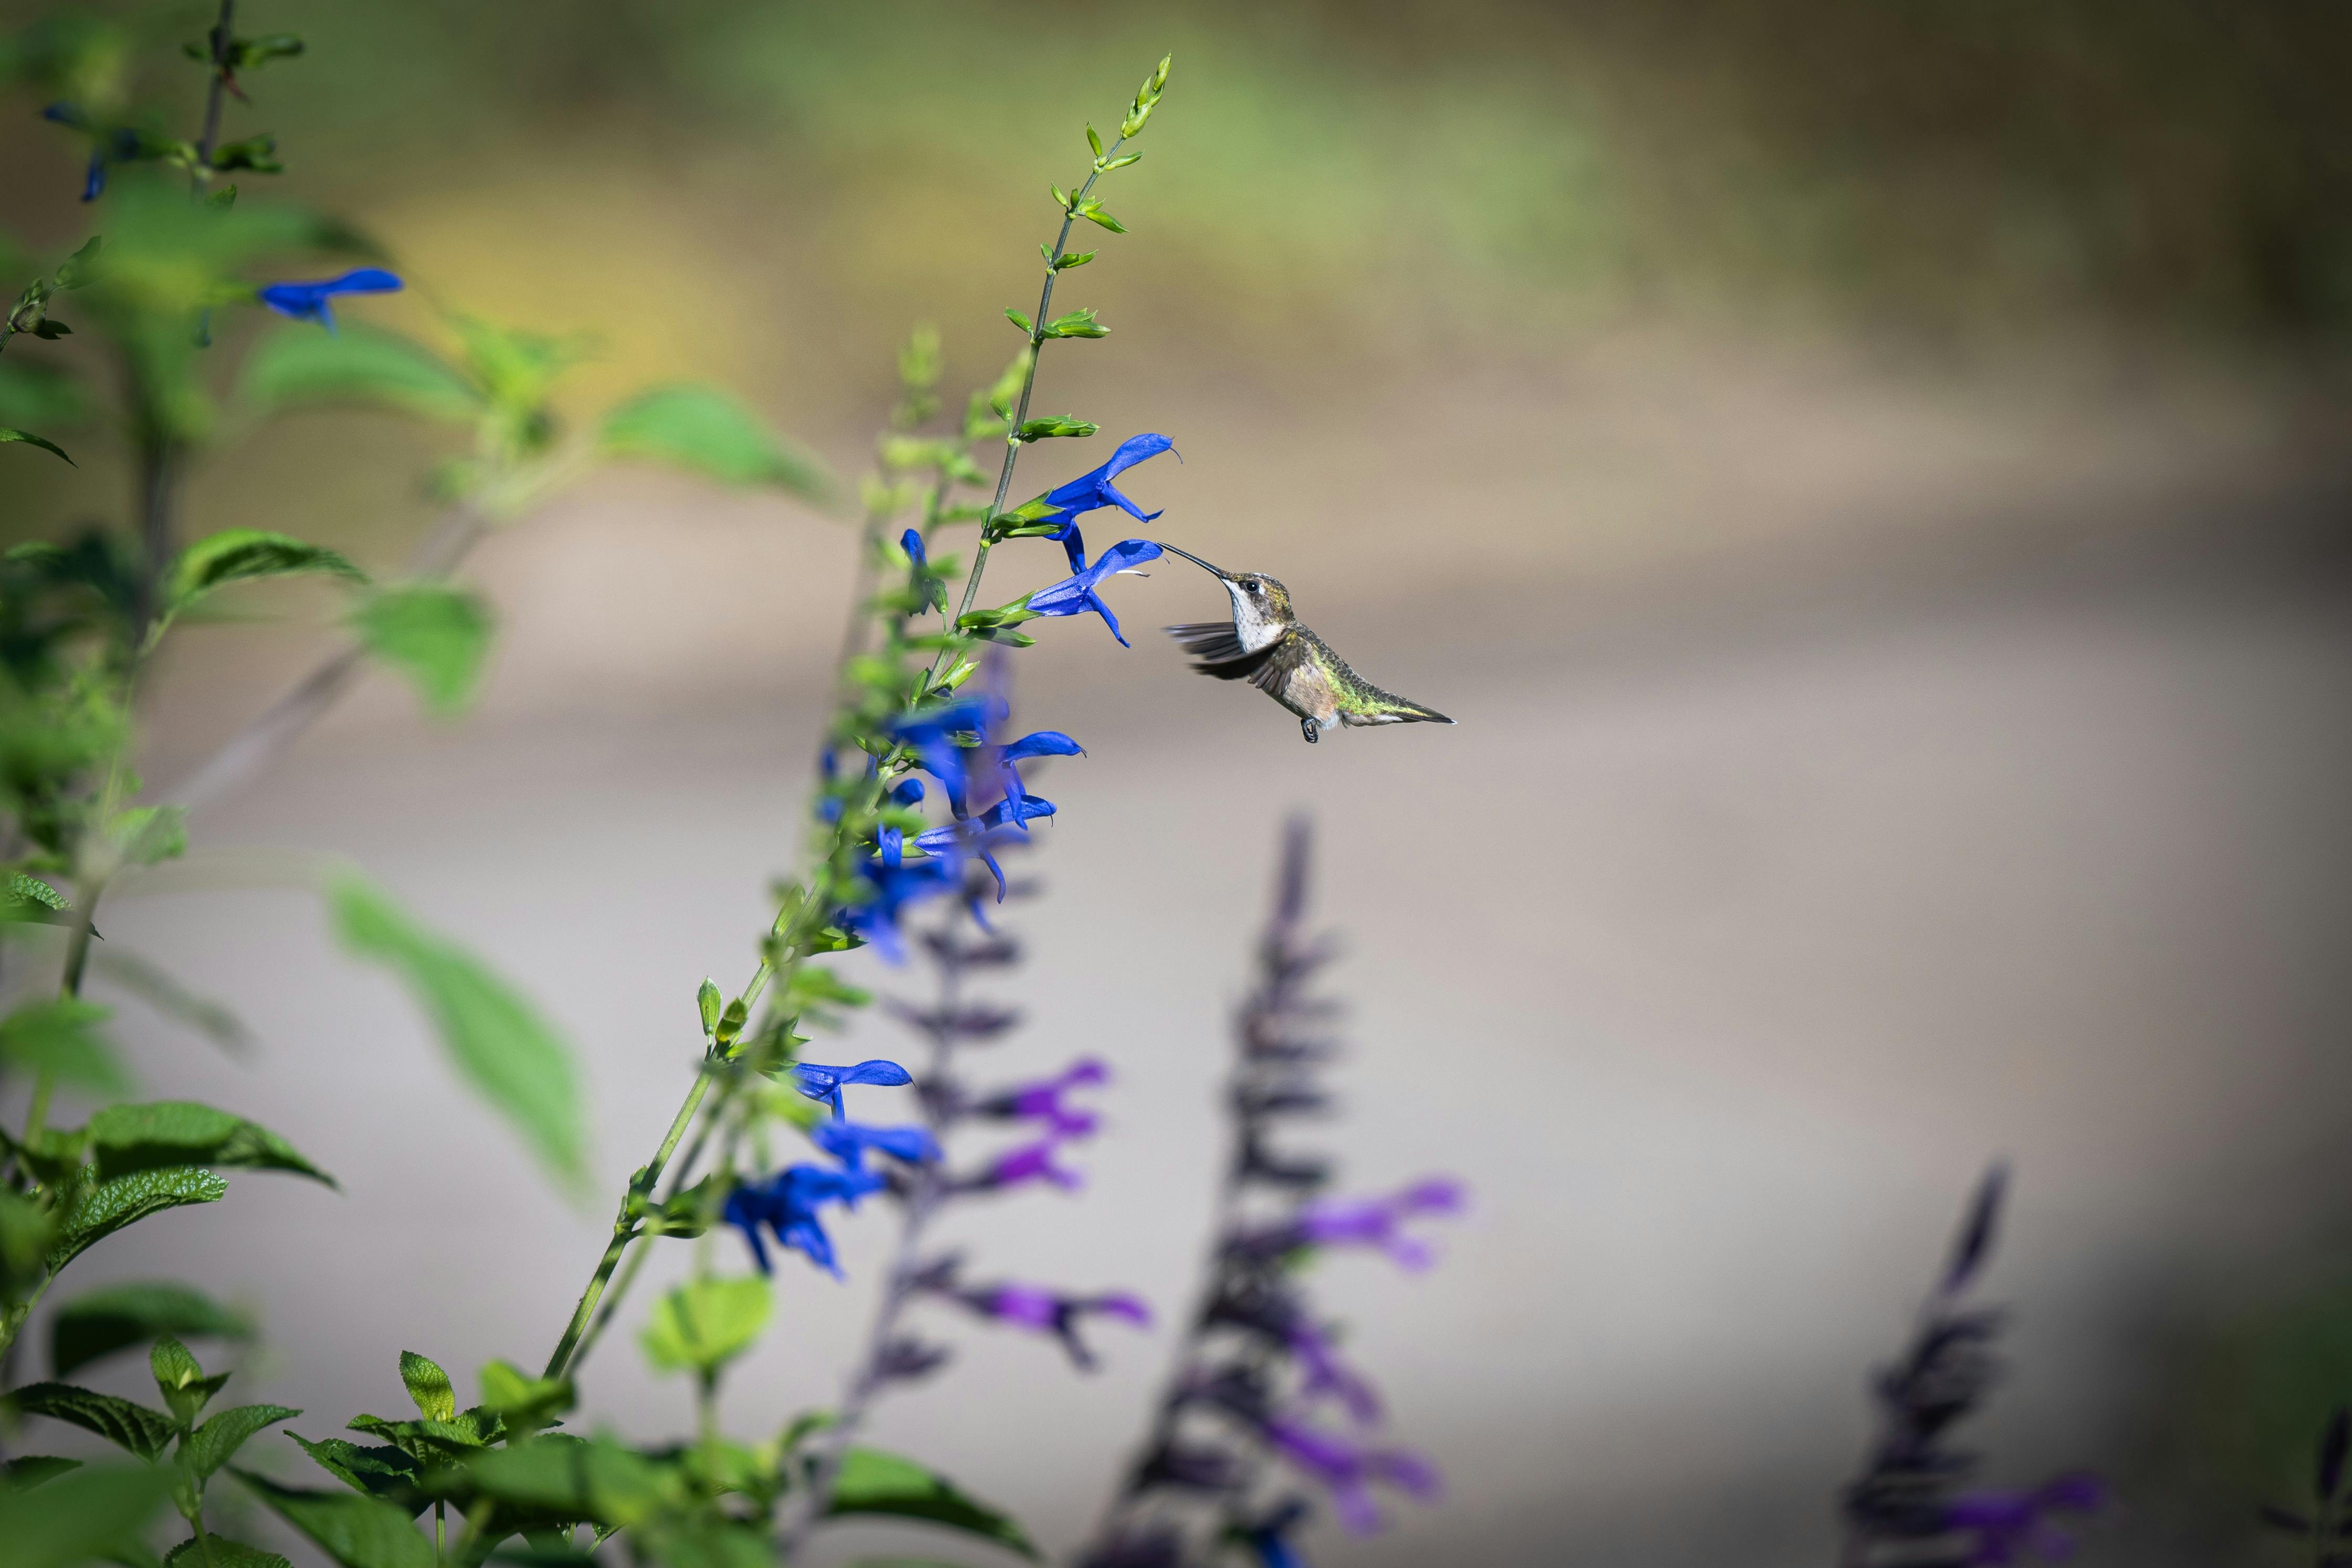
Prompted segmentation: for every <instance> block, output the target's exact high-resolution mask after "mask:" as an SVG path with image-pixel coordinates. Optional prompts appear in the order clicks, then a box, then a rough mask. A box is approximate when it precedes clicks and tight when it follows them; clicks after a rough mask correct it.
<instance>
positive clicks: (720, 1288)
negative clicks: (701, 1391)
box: [638, 1274, 772, 1372]
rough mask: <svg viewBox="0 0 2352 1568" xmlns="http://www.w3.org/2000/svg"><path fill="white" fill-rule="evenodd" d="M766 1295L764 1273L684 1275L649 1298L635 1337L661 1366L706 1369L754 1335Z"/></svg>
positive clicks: (761, 1324) (746, 1345) (762, 1321)
mask: <svg viewBox="0 0 2352 1568" xmlns="http://www.w3.org/2000/svg"><path fill="white" fill-rule="evenodd" d="M771 1301H772V1298H771V1296H770V1292H769V1288H768V1280H767V1277H766V1276H764V1275H760V1274H747V1275H745V1276H743V1277H742V1278H741V1279H695V1280H690V1281H688V1283H686V1284H684V1285H681V1286H679V1287H678V1288H677V1289H675V1290H672V1291H671V1292H670V1293H669V1294H668V1295H667V1296H664V1297H663V1298H662V1299H661V1300H660V1301H658V1302H656V1304H655V1306H654V1310H653V1314H652V1316H651V1318H650V1320H649V1321H647V1322H646V1327H645V1331H644V1332H643V1333H642V1334H641V1335H640V1336H639V1337H638V1342H639V1343H640V1344H642V1345H643V1346H644V1347H645V1352H646V1360H648V1361H650V1362H652V1363H654V1365H655V1366H656V1367H658V1368H660V1369H661V1370H662V1371H664V1372H683V1371H686V1370H688V1369H692V1370H695V1371H698V1372H709V1371H711V1370H713V1369H715V1368H717V1367H719V1366H722V1365H724V1364H725V1363H728V1362H730V1361H732V1360H734V1359H735V1357H737V1356H739V1355H741V1354H742V1353H743V1352H745V1351H747V1350H750V1349H751V1346H752V1344H753V1343H754V1342H757V1341H758V1339H759V1337H760V1331H761V1329H763V1328H765V1327H766V1326H767V1323H768V1310H769V1307H770V1305H771Z"/></svg>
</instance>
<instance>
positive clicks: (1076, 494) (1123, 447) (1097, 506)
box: [1014, 433, 1184, 572]
mask: <svg viewBox="0 0 2352 1568" xmlns="http://www.w3.org/2000/svg"><path fill="white" fill-rule="evenodd" d="M1175 450H1176V443H1175V442H1173V441H1171V440H1170V439H1169V438H1168V437H1165V436H1156V435H1151V434H1149V433H1147V434H1144V435H1141V436H1129V437H1128V438H1127V439H1126V440H1124V441H1121V442H1120V443H1119V444H1118V451H1116V452H1113V453H1112V454H1111V455H1110V461H1109V462H1108V463H1105V464H1104V465H1103V466H1102V467H1101V468H1096V469H1094V470H1093V471H1092V472H1090V473H1084V474H1080V475H1079V476H1078V477H1077V478H1076V479H1072V480H1070V481H1069V482H1068V483H1067V484H1063V485H1056V486H1055V487H1054V488H1053V489H1050V490H1047V491H1046V492H1045V494H1044V495H1042V496H1039V497H1038V498H1037V499H1036V500H1033V501H1030V502H1028V503H1027V504H1025V505H1024V506H1022V507H1021V508H1020V509H1019V510H1017V511H1016V512H1015V513H1014V515H1015V516H1017V517H1019V518H1020V519H1022V521H1026V522H1052V523H1058V524H1060V527H1058V528H1057V529H1055V531H1053V532H1051V533H1048V534H1045V535H1043V536H1042V537H1044V538H1046V539H1055V540H1059V541H1060V542H1061V544H1062V548H1063V549H1064V550H1065V551H1066V552H1068V554H1069V557H1070V570H1071V571H1073V572H1083V571H1085V570H1086V569H1087V542H1086V540H1085V538H1084V537H1083V536H1081V535H1080V534H1079V532H1078V526H1077V520H1078V519H1079V518H1081V517H1084V516H1085V515H1086V514H1087V513H1088V512H1090V511H1099V510H1102V509H1103V508H1105V507H1108V506H1115V507H1117V508H1118V509H1119V510H1121V511H1123V512H1125V513H1127V515H1128V516H1129V517H1131V518H1133V519H1135V521H1138V522H1151V521H1155V520H1157V519H1158V518H1159V516H1160V513H1158V512H1156V511H1146V510H1143V509H1142V508H1141V507H1139V506H1138V505H1136V504H1135V502H1134V501H1133V500H1130V499H1129V497H1128V495H1127V493H1126V492H1125V491H1123V490H1121V489H1119V488H1118V486H1117V485H1115V484H1113V483H1112V482H1111V481H1112V480H1114V479H1118V476H1119V475H1121V474H1123V473H1125V472H1127V470H1128V469H1129V468H1133V467H1135V465H1136V464H1138V463H1140V462H1142V461H1144V460H1145V459H1146V458H1156V457H1158V456H1160V453H1162V452H1174V451H1175ZM1176 460H1177V461H1178V462H1180V463H1181V462H1182V461H1183V460H1184V458H1183V454H1182V453H1181V452H1179V453H1177V458H1176Z"/></svg>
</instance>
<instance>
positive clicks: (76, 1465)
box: [0, 1454, 81, 1492]
mask: <svg viewBox="0 0 2352 1568" xmlns="http://www.w3.org/2000/svg"><path fill="white" fill-rule="evenodd" d="M80 1468H81V1461H80V1460H79V1459H61V1458H58V1457H57V1456H56V1455H54V1454H26V1455H25V1456H23V1457H22V1458H15V1459H10V1460H9V1461H8V1462H7V1463H5V1464H0V1491H5V1492H28V1491H31V1490H32V1489H34V1488H35V1487H37V1486H39V1485H40V1484H41V1483H42V1482H43V1481H53V1480H56V1479H58V1477H59V1476H62V1475H64V1474H65V1473H66V1472H67V1471H68V1470H79V1469H80Z"/></svg>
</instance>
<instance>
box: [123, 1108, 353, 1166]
mask: <svg viewBox="0 0 2352 1568" xmlns="http://www.w3.org/2000/svg"><path fill="white" fill-rule="evenodd" d="M89 1142H90V1148H91V1151H92V1152H93V1153H94V1154H95V1155H96V1157H97V1160H98V1173H99V1176H100V1180H105V1179H108V1178H111V1177H114V1176H119V1175H122V1174H125V1173H129V1172H131V1171H146V1170H152V1169H154V1168H155V1167H157V1166H160V1165H204V1166H207V1167H215V1168H221V1167H226V1168H228V1169H232V1170H235V1169H244V1170H250V1171H288V1172H291V1173H293V1174H295V1175H298V1176H308V1177H310V1179H311V1180H312V1181H315V1182H323V1183H325V1184H327V1185H328V1186H333V1185H334V1184H335V1179H334V1178H333V1177H332V1176H330V1175H329V1174H327V1173H326V1172H324V1171H321V1170H320V1169H319V1167H318V1166H316V1165H313V1164H312V1163H310V1161H308V1160H306V1159H304V1158H303V1157H302V1156H301V1155H300V1154H299V1153H298V1152H296V1151H295V1148H294V1146H293V1145H292V1144H291V1143H289V1142H286V1140H285V1139H283V1138H280V1137H279V1136H278V1134H277V1133H275V1132H272V1131H269V1129H268V1128H267V1127H264V1126H262V1125H261V1124H260V1123H259V1122H257V1121H247V1120H246V1119H245V1118H244V1117H242V1116H236V1115H232V1114H231V1113H229V1112H228V1111H226V1110H218V1109H216V1108H215V1107H213V1106H209V1105H201V1104H198V1103H197V1102H196V1101H194V1100H155V1101H152V1102H151V1103H149V1104H145V1105H110V1106H108V1107H107V1108H106V1109H105V1110H101V1111H100V1112H99V1113H98V1114H97V1115H95V1116H93V1117H91V1118H90V1119H89Z"/></svg>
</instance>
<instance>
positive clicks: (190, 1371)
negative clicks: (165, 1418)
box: [147, 1334, 229, 1427]
mask: <svg viewBox="0 0 2352 1568" xmlns="http://www.w3.org/2000/svg"><path fill="white" fill-rule="evenodd" d="M147 1363H148V1365H149V1366H150V1367H151V1368H152V1369H153V1371H154V1373H155V1391H156V1392H157V1393H158V1394H162V1395H163V1403H164V1404H165V1405H168V1406H169V1407H170V1408H171V1412H172V1415H173V1419H174V1420H176V1421H178V1422H179V1424H180V1425H181V1426H184V1427H185V1426H194V1424H195V1419H196V1416H197V1414H198V1413H199V1412H201V1411H202V1410H203V1409H204V1407H205V1405H207V1404H209V1403H210V1402H211V1400H212V1396H213V1395H214V1394H218V1393H219V1392H220V1391H221V1385H222V1384H225V1383H226V1382H227V1381H228V1378H229V1374H228V1373H225V1372H224V1373H219V1374H218V1375H217V1376H214V1377H206V1376H205V1369H204V1368H203V1367H201V1366H199V1365H198V1364H196V1358H195V1357H194V1356H193V1355H191V1354H190V1353H189V1352H188V1347H187V1346H185V1345H184V1344H182V1343H181V1342H179V1341H177V1340H175V1339H173V1337H172V1336H171V1335H169V1334H166V1335H164V1336H163V1338H162V1339H160V1340H157V1341H156V1342H155V1344H154V1348H153V1349H152V1350H151V1351H149V1352H148V1354H147Z"/></svg>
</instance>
